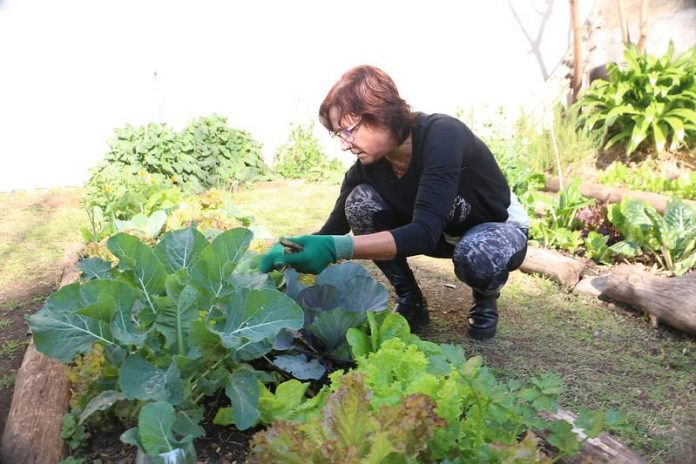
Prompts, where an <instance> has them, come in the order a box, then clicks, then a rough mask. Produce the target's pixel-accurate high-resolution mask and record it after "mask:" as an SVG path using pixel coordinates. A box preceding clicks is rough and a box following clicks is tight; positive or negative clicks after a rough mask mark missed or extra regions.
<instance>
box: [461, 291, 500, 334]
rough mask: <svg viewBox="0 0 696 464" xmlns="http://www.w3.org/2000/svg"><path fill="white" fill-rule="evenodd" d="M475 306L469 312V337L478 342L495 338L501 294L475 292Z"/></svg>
mask: <svg viewBox="0 0 696 464" xmlns="http://www.w3.org/2000/svg"><path fill="white" fill-rule="evenodd" d="M473 295H474V305H473V306H472V307H471V309H470V310H469V319H468V326H469V336H470V337H471V338H475V339H477V340H488V339H489V338H493V337H494V336H495V330H496V328H497V327H498V305H497V303H496V300H497V299H498V296H500V292H494V293H491V294H488V295H486V294H484V293H481V292H479V291H477V290H474V291H473Z"/></svg>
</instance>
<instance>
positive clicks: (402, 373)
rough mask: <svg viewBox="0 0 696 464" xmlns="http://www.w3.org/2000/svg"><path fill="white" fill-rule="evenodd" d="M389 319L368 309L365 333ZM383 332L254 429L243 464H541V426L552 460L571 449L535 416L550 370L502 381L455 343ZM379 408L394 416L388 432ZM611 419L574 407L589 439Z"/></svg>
mask: <svg viewBox="0 0 696 464" xmlns="http://www.w3.org/2000/svg"><path fill="white" fill-rule="evenodd" d="M392 317H394V318H401V319H403V318H402V317H401V316H399V315H396V314H393V315H389V316H386V317H385V316H383V315H381V314H377V315H375V318H374V319H375V320H377V319H381V320H382V322H381V323H378V324H377V325H375V326H373V329H375V328H378V329H385V330H386V329H387V328H388V327H390V326H391V327H397V326H400V324H398V323H397V324H395V323H393V322H391V323H387V321H388V320H390V318H392ZM404 322H405V321H404ZM392 333H393V335H394V336H393V337H392V338H386V337H388V335H387V332H386V331H384V332H382V335H383V336H384V338H381V337H380V334H379V333H378V332H375V331H374V330H373V331H372V332H371V333H370V337H372V340H377V341H378V343H379V347H378V348H377V349H376V350H374V351H373V350H372V349H371V346H372V344H371V343H370V344H369V345H368V346H367V347H366V348H367V353H366V354H365V355H361V356H358V357H357V367H356V368H355V369H353V370H350V371H348V372H342V371H336V372H334V373H332V374H331V375H330V379H331V383H330V384H329V385H327V386H325V387H324V388H323V389H322V390H321V391H320V392H319V394H318V395H317V396H316V397H315V398H318V400H315V401H313V404H308V403H309V402H307V403H305V405H304V408H302V410H301V411H300V412H296V413H294V414H293V413H291V414H290V415H288V416H285V417H286V419H285V420H282V421H280V422H276V423H274V424H272V426H271V427H270V428H269V429H268V430H266V431H264V432H260V433H258V434H256V435H255V437H254V439H253V440H252V450H251V455H250V456H251V462H274V460H276V459H279V457H280V456H284V457H285V456H287V458H286V459H288V460H287V462H316V463H321V462H449V463H464V462H481V463H486V462H490V463H493V462H520V461H519V460H520V459H522V457H524V458H525V459H526V460H525V461H523V462H550V458H548V456H546V455H544V454H543V453H541V452H540V451H539V448H538V447H539V443H540V439H539V438H538V436H539V435H538V434H539V433H540V432H542V431H546V432H548V434H547V441H548V443H550V444H552V446H554V447H555V448H556V450H557V452H558V456H557V458H562V457H564V456H571V455H573V454H576V453H577V451H578V450H579V446H580V441H579V440H578V439H577V438H576V437H575V435H574V434H573V433H572V430H571V429H572V426H571V425H570V424H569V423H567V422H565V421H562V420H546V419H543V418H542V417H541V416H540V415H539V413H540V412H541V411H548V412H554V411H555V410H556V408H557V401H558V396H559V394H560V392H561V389H562V385H561V383H560V381H559V380H558V378H556V377H555V376H552V375H541V376H538V377H534V378H532V379H531V380H530V382H529V383H528V384H526V385H525V384H522V383H520V382H516V381H511V382H508V383H505V384H503V383H500V382H498V381H496V379H495V377H494V376H493V374H492V373H491V371H490V370H489V369H487V368H486V367H484V366H483V365H482V360H481V358H480V357H473V358H469V359H467V358H466V357H465V356H464V352H463V350H462V349H461V347H456V346H452V345H438V344H435V343H431V342H426V341H422V340H420V339H419V338H418V337H417V336H415V335H410V334H409V335H410V337H407V336H406V334H404V333H403V332H402V331H401V330H395V331H393V332H392ZM403 338H410V340H409V341H405V340H404V339H403ZM380 340H381V341H380ZM337 405H338V406H340V407H336V406H337ZM385 412H387V416H386V417H392V413H396V414H398V415H397V416H396V417H400V418H401V419H399V420H400V421H401V422H400V426H399V427H398V428H397V429H392V424H393V423H392V422H391V420H386V419H385V416H384V415H383V414H384V413H385ZM621 423H622V418H621V416H620V415H618V414H616V413H615V412H608V413H603V412H592V413H589V412H584V413H583V414H582V415H581V417H580V418H579V419H578V424H582V427H583V428H584V429H585V431H586V433H587V435H588V436H589V437H592V436H596V435H597V434H599V432H600V431H601V430H602V429H604V428H612V427H618V426H620V424H621ZM414 432H417V433H414ZM331 452H334V453H335V454H333V455H331V454H329V453H331ZM351 453H352V454H351ZM331 459H334V460H333V461H332V460H331ZM284 462H285V461H284Z"/></svg>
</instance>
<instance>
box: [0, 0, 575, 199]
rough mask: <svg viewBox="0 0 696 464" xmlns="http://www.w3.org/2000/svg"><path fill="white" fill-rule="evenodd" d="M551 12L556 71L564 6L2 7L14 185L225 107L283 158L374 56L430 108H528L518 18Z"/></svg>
mask: <svg viewBox="0 0 696 464" xmlns="http://www.w3.org/2000/svg"><path fill="white" fill-rule="evenodd" d="M549 6H551V15H550V19H549V21H548V22H546V23H545V31H544V35H543V40H542V42H541V49H542V53H543V56H544V61H545V63H546V66H547V67H548V68H552V67H554V66H555V64H556V63H557V62H558V61H559V60H560V59H561V57H562V55H563V53H564V52H565V50H566V49H567V48H568V44H569V35H568V25H569V19H568V2H567V1H563V0H556V1H553V0H546V1H534V0H517V1H515V0H510V1H509V2H508V1H505V0H494V1H489V2H481V1H464V0H459V1H456V0H452V1H446V0H429V1H427V2H424V1H422V0H420V1H412V0H402V1H377V0H351V1H340V2H335V1H328V0H327V1H319V0H316V1H311V0H294V1H282V0H278V1H272V0H257V1H248V2H233V1H222V0H220V1H215V0H203V1H201V0H199V1H193V0H190V1H166V0H162V1H155V0H64V1H55V0H43V1H42V0H0V66H1V68H0V161H1V162H2V164H1V165H0V166H1V167H0V191H7V190H13V189H21V188H33V187H51V186H57V185H77V184H79V183H81V182H83V181H84V180H86V179H87V177H88V175H89V174H88V168H89V167H91V166H93V165H94V164H95V163H96V162H98V161H99V160H100V159H101V157H102V156H103V154H104V152H105V149H106V146H107V141H108V139H109V138H110V137H111V135H112V132H113V129H114V128H115V127H120V126H123V125H124V124H126V123H131V124H134V125H137V124H144V123H147V122H151V121H157V122H167V123H170V124H171V125H173V126H174V127H176V128H180V127H181V126H182V125H183V124H185V123H186V122H188V121H189V120H191V119H192V118H195V117H198V116H202V115H208V114H211V113H213V112H217V113H220V114H224V115H226V116H228V118H229V120H230V123H231V125H232V126H234V127H238V128H243V129H247V130H249V131H251V132H252V133H253V135H254V136H255V137H256V138H257V139H258V140H259V141H260V142H262V143H263V145H264V154H265V156H266V158H267V159H269V160H270V159H271V158H272V155H273V153H274V151H275V149H276V148H277V147H278V146H279V145H280V144H282V143H283V142H285V141H286V140H287V136H288V133H289V124H290V123H291V122H303V123H304V122H309V121H311V120H316V112H317V109H318V106H319V104H320V102H321V100H322V98H323V97H324V95H325V93H326V91H327V90H328V89H329V88H330V87H331V85H332V84H333V83H334V82H335V81H336V79H337V78H338V77H339V76H340V75H341V74H342V73H343V72H344V71H346V70H347V69H348V68H350V67H352V66H354V65H357V64H362V63H370V64H374V65H377V66H379V67H381V68H383V69H384V70H385V71H387V72H388V73H389V74H390V75H391V76H392V77H393V78H394V80H395V81H396V83H397V85H398V86H399V88H400V91H401V93H402V96H403V97H404V98H406V100H407V101H409V102H410V103H411V105H412V106H413V107H414V108H415V109H417V110H420V111H426V112H445V113H454V112H455V111H456V110H457V109H458V108H462V107H471V106H474V107H477V108H478V107H479V106H481V105H487V106H488V107H489V108H493V107H495V106H497V105H508V106H509V107H511V108H513V109H514V108H516V107H518V105H519V104H520V103H524V104H529V102H530V101H534V99H536V98H537V96H538V95H539V94H540V91H541V89H542V84H543V80H542V79H541V73H540V68H539V65H538V62H537V60H536V59H535V57H534V56H533V55H532V54H531V53H529V51H530V44H529V42H528V41H527V39H526V38H525V36H524V35H523V33H522V32H521V29H520V26H519V24H518V22H517V21H516V20H515V18H514V16H513V14H512V12H511V11H512V8H514V10H515V11H516V12H517V14H518V16H519V17H520V19H521V20H522V21H524V23H525V24H526V26H525V27H526V28H527V30H528V32H529V33H530V35H532V36H536V34H537V31H538V28H539V25H540V24H541V20H542V16H541V15H540V14H539V11H542V12H543V11H544V10H547V9H548V8H549ZM155 73H156V76H157V77H156V78H155ZM476 114H477V117H478V115H479V114H480V112H478V110H477V113H476ZM317 126H318V125H317ZM316 131H317V134H318V135H321V137H322V141H325V142H326V144H327V145H326V146H327V150H328V151H329V152H330V153H331V154H336V155H339V153H340V152H339V150H338V149H337V148H338V147H336V146H335V145H334V144H332V143H331V142H330V141H329V140H328V137H325V134H324V131H323V129H322V128H320V127H317V128H316ZM340 156H342V157H343V159H345V160H346V161H347V160H348V159H349V158H348V155H345V154H343V155H340Z"/></svg>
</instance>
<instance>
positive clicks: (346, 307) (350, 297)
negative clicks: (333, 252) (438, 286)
mask: <svg viewBox="0 0 696 464" xmlns="http://www.w3.org/2000/svg"><path fill="white" fill-rule="evenodd" d="M299 277H300V275H299V274H298V273H297V272H296V271H294V270H286V271H285V282H286V287H285V293H286V294H287V295H288V296H289V297H290V298H292V299H293V300H295V301H296V302H297V304H298V305H300V307H302V309H303V311H304V320H305V323H304V327H303V328H302V329H301V330H300V331H299V332H298V333H297V336H296V337H295V338H294V340H293V343H292V344H289V345H288V346H286V347H283V348H285V351H288V352H295V353H294V354H283V355H280V356H276V357H275V358H274V359H273V362H274V364H275V365H276V366H278V367H279V368H280V369H282V370H284V371H286V372H289V373H292V374H293V376H294V377H296V378H298V379H320V378H321V377H323V376H324V375H325V374H326V372H327V371H329V370H331V367H332V366H333V365H334V364H335V363H336V362H338V363H346V362H351V361H352V359H353V358H352V356H351V351H350V348H349V343H348V340H347V339H346V334H347V333H348V331H349V330H351V329H354V328H356V327H359V326H361V325H362V324H363V323H364V322H365V321H366V318H367V315H368V314H370V313H373V312H378V311H383V310H384V309H385V308H386V307H387V301H388V298H389V294H388V292H387V290H386V289H385V288H384V287H383V286H382V285H381V284H380V283H378V282H377V281H376V280H375V279H374V278H372V277H371V276H370V274H369V273H368V272H367V270H366V269H365V268H364V267H362V266H360V265H358V264H355V263H341V264H336V265H334V266H330V267H328V268H326V269H325V270H324V271H322V272H321V273H320V274H318V275H317V277H316V281H315V283H314V285H311V286H305V285H304V284H303V283H302V282H301V281H300V278H299Z"/></svg>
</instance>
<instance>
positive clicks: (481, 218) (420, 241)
mask: <svg viewBox="0 0 696 464" xmlns="http://www.w3.org/2000/svg"><path fill="white" fill-rule="evenodd" d="M411 135H412V146H413V153H412V157H411V163H410V165H409V167H408V170H407V171H406V173H405V174H404V175H403V176H402V177H401V178H397V177H396V176H395V175H394V173H393V171H392V169H391V165H390V163H389V162H388V161H387V160H386V159H385V158H382V159H380V160H379V161H377V162H375V163H373V164H370V165H363V164H361V163H360V161H356V162H355V164H354V165H353V166H352V167H351V168H350V169H349V170H348V171H347V172H346V175H345V177H344V179H343V184H342V185H341V191H340V194H339V197H338V199H337V201H336V205H335V206H334V209H333V211H332V212H331V214H330V215H329V217H328V219H327V221H326V223H325V224H324V226H323V227H322V228H321V230H320V231H319V233H320V234H345V233H348V232H349V230H350V226H349V225H348V220H347V219H346V214H345V202H346V198H347V197H348V194H350V192H351V191H352V190H353V188H354V187H355V186H356V185H358V184H361V183H367V184H370V185H371V186H373V187H374V188H375V190H377V191H378V192H379V193H380V195H381V196H382V198H383V199H384V200H385V201H386V202H387V204H389V205H390V206H391V207H392V208H393V209H394V211H395V212H396V213H397V215H398V216H399V218H400V219H401V222H402V224H403V225H402V226H399V227H397V228H395V229H392V230H391V231H390V232H391V233H392V235H393V236H394V240H395V242H396V249H397V256H413V255H418V254H423V253H428V252H430V251H432V250H433V249H434V247H435V245H436V244H437V242H438V240H439V239H440V237H441V236H442V235H443V232H444V233H446V234H447V235H449V236H452V237H459V236H461V235H463V233H464V232H465V231H466V230H468V229H470V228H471V227H473V226H475V225H477V224H481V223H484V222H505V221H506V220H507V219H508V211H507V209H508V207H509V206H510V201H511V199H510V195H511V193H510V188H509V187H508V184H507V181H506V180H505V177H504V176H503V173H502V172H501V170H500V167H499V166H498V164H497V162H496V161H495V158H494V157H493V155H492V154H491V152H490V150H489V149H488V147H487V146H486V145H485V144H484V143H483V142H482V141H481V140H480V139H479V138H478V137H476V136H475V135H474V134H473V133H472V132H471V130H470V129H469V128H468V127H467V126H466V125H465V124H464V123H462V122H461V121H459V120H458V119H455V118H453V117H451V116H446V115H442V114H432V115H428V114H424V113H417V114H416V118H415V125H414V127H413V129H412V133H411Z"/></svg>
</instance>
